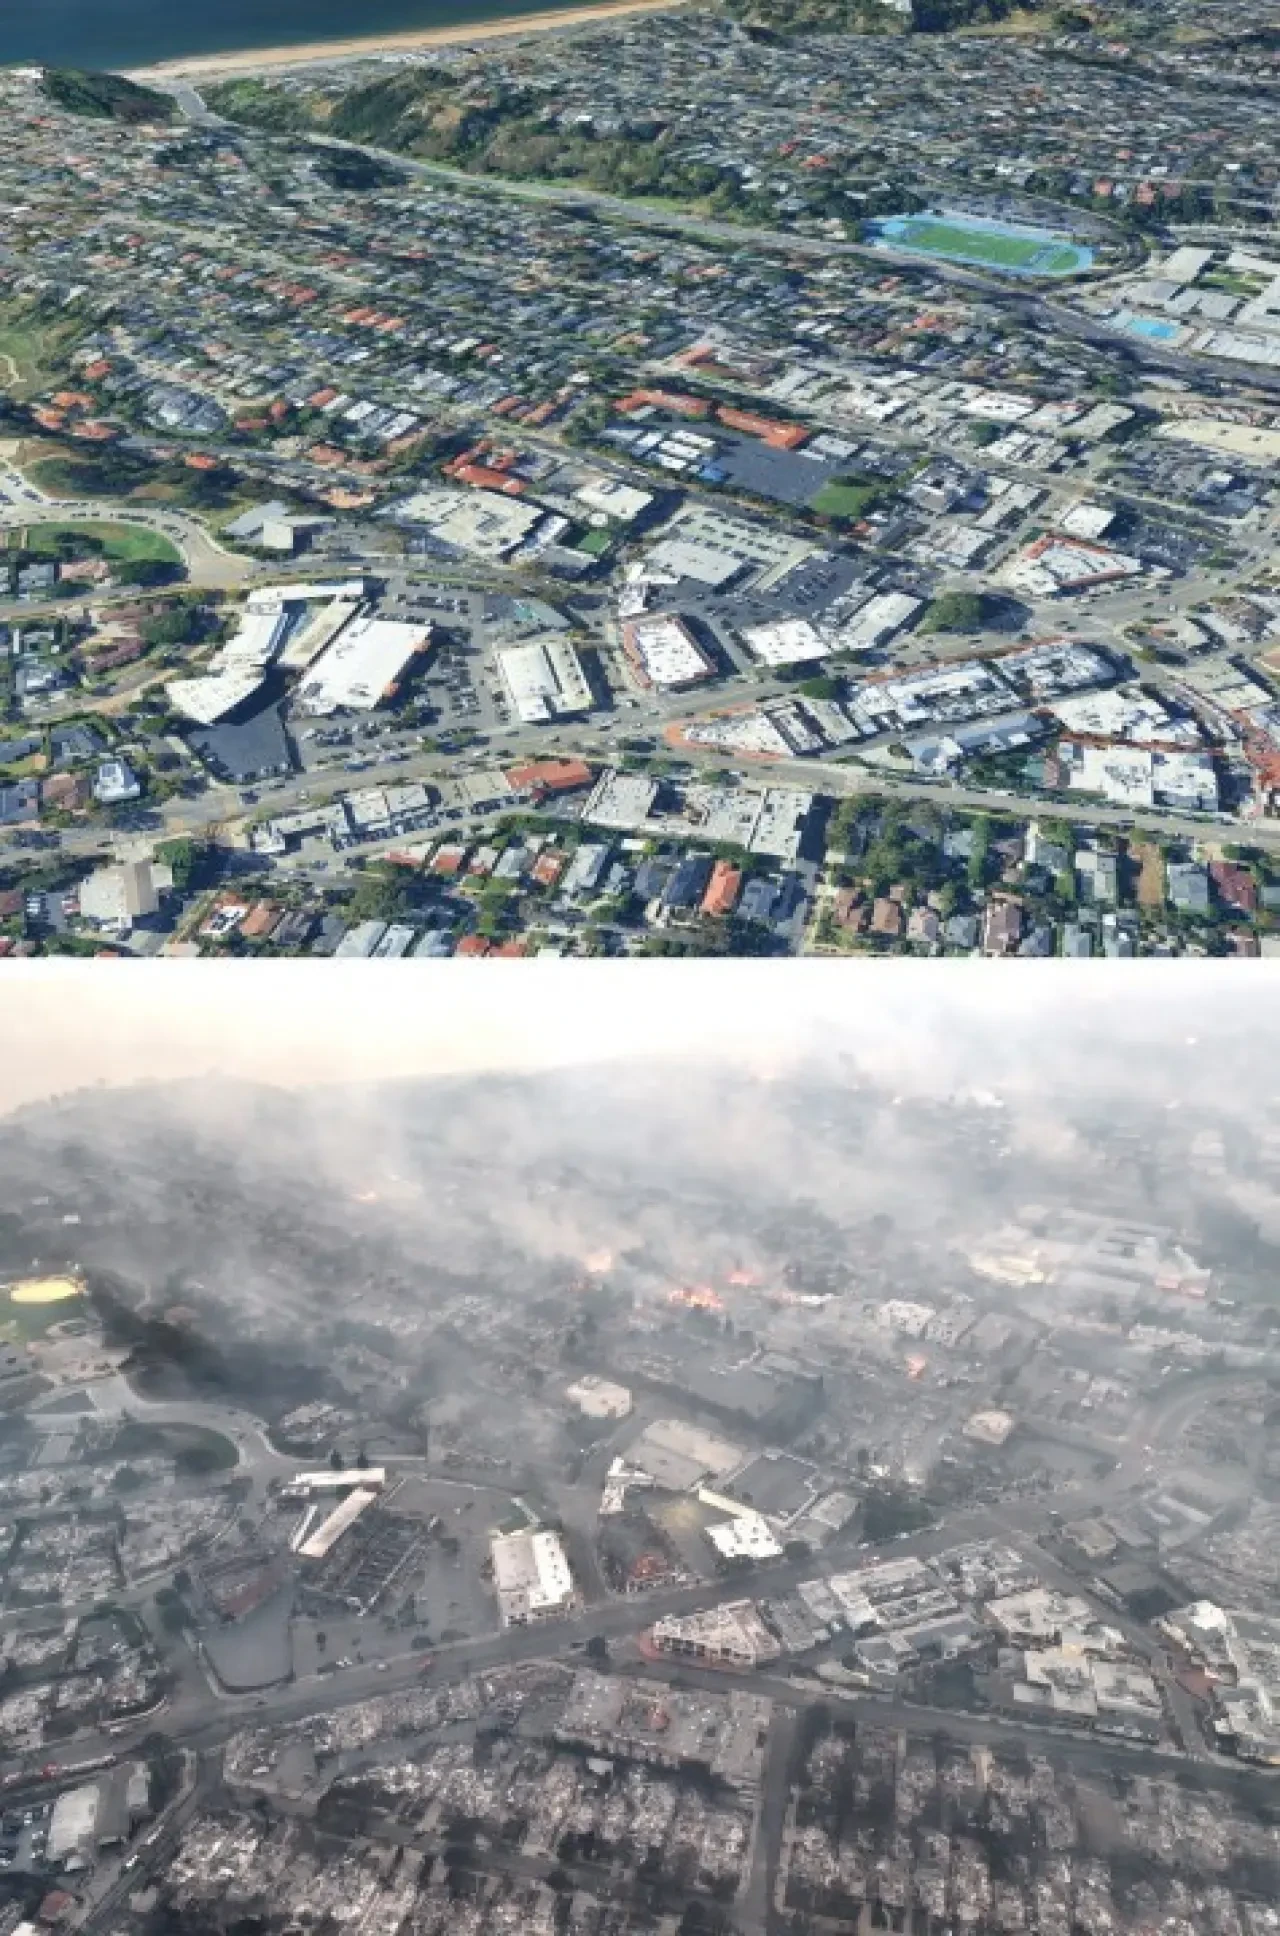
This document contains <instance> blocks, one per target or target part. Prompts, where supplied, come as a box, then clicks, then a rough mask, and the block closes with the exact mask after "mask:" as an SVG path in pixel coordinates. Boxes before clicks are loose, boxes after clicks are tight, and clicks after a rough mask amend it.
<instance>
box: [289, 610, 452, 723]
mask: <svg viewBox="0 0 1280 1936" xmlns="http://www.w3.org/2000/svg"><path fill="white" fill-rule="evenodd" d="M430 643H431V627H430V625H408V624H406V623H404V621H403V620H400V619H391V618H377V617H376V616H373V615H370V616H368V617H364V618H356V619H353V620H352V621H351V623H350V624H349V625H348V626H346V627H345V628H344V629H343V630H342V631H341V632H339V634H338V636H337V638H336V639H334V641H333V643H332V644H331V645H328V646H326V647H325V649H324V651H323V652H322V653H321V654H320V656H319V658H318V659H316V660H315V661H314V662H313V663H312V665H311V667H310V669H309V670H308V671H307V673H306V675H305V676H304V678H303V681H302V684H301V685H300V686H299V688H298V706H299V709H300V710H301V711H302V712H304V713H312V714H314V715H316V716H318V717H323V716H324V715H326V714H328V713H335V712H337V711H338V710H339V709H344V710H347V711H351V712H371V711H372V710H373V708H374V707H375V706H377V705H380V704H381V703H382V701H383V700H384V699H388V698H390V697H391V695H392V694H393V693H394V691H395V687H396V681H397V680H398V679H399V677H400V675H401V673H402V672H403V671H404V668H405V667H406V666H407V665H408V663H409V661H410V659H412V658H414V657H415V656H416V655H417V654H418V653H420V652H425V651H426V650H427V647H428V646H429V645H430Z"/></svg>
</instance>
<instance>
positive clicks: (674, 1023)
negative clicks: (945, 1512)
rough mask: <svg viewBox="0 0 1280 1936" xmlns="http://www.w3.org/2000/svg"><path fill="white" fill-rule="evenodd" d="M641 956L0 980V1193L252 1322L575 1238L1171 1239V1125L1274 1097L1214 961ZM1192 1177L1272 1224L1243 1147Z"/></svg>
mask: <svg viewBox="0 0 1280 1936" xmlns="http://www.w3.org/2000/svg"><path fill="white" fill-rule="evenodd" d="M655 967H656V972H654V973H649V972H646V970H645V969H644V968H641V967H640V966H639V965H638V964H637V965H634V966H630V967H627V968H623V969H621V970H620V971H615V972H606V973H603V974H598V973H593V972H591V971H590V969H589V968H588V969H587V970H586V971H585V972H582V973H579V972H577V971H576V970H573V969H572V968H569V967H567V966H565V967H559V968H556V969H554V970H553V971H551V972H548V973H545V974H544V973H542V972H541V971H539V970H538V969H536V968H532V969H522V970H517V971H512V972H510V973H508V972H506V971H504V970H503V969H500V968H498V969H495V968H494V967H492V966H483V967H481V968H480V969H479V971H478V972H477V973H476V974H475V975H474V976H473V975H469V974H466V973H465V972H464V973H457V972H451V973H445V974H441V975H417V974H414V973H412V972H410V973H408V974H405V975H401V974H399V973H397V972H396V970H395V968H394V967H391V968H389V970H388V971H387V972H381V971H380V970H379V969H378V968H377V967H371V966H370V965H369V964H364V963H360V964H353V973H351V974H350V975H347V974H344V973H343V972H342V971H341V970H340V969H335V968H325V969H323V970H319V971H317V970H316V969H314V968H306V967H304V968H303V970H302V972H301V973H300V974H297V975H294V974H289V973H286V974H280V973H278V972H277V970H276V969H275V968H274V967H271V968H265V969H263V970H261V971H257V970H255V969H253V968H251V967H245V966H244V965H242V964H238V965H236V966H234V967H232V968H228V970H227V971H226V972H225V973H221V972H217V971H215V972H213V973H210V972H209V971H208V970H201V969H196V970H194V971H193V972H185V971H183V970H182V969H181V968H180V967H179V966H178V965H175V968H176V970H177V971H176V972H175V968H170V967H168V966H163V967H160V968H158V969H157V971H156V972H155V973H154V974H148V973H146V972H145V971H144V972H143V973H142V974H135V973H133V972H127V973H124V974H121V975H119V976H117V975H110V976H108V975H106V974H105V973H101V972H98V971H95V972H94V974H93V977H92V979H91V980H90V979H89V978H87V977H85V976H75V975H71V976H62V975H42V976H40V977H39V978H38V979H36V978H32V979H31V980H28V981H26V982H24V981H23V980H22V978H20V977H19V978H17V979H15V980H13V981H10V980H9V979H8V978H6V984H5V985H6V994H7V997H8V999H6V1001H5V1004H4V1006H3V1009H0V1108H3V1109H4V1111H5V1115H4V1117H3V1119H0V1213H6V1212H7V1213H9V1214H10V1215H14V1216H17V1217H19V1218H21V1219H24V1220H25V1219H28V1218H29V1217H30V1216H31V1214H32V1206H37V1214H38V1215H40V1216H47V1217H48V1218H50V1219H51V1220H53V1227H54V1228H55V1229H56V1228H57V1225H58V1217H57V1215H56V1214H55V1213H61V1212H64V1211H70V1212H71V1213H72V1214H74V1215H75V1216H77V1217H78V1218H80V1221H79V1222H78V1223H76V1224H75V1225H73V1226H72V1227H71V1232H70V1233H68V1235H67V1237H66V1241H67V1242H69V1243H70V1244H72V1245H73V1247H74V1249H75V1252H76V1254H77V1256H82V1257H83V1258H84V1259H85V1260H86V1261H88V1262H91V1263H93V1262H96V1263H99V1264H101V1265H103V1266H104V1267H106V1268H110V1269H112V1270H115V1271H118V1272H120V1273H121V1274H122V1275H124V1276H127V1277H130V1278H133V1279H135V1280H136V1281H137V1282H139V1283H140V1284H142V1285H144V1286H151V1287H155V1288H157V1290H158V1289H159V1288H161V1287H164V1286H165V1285H169V1286H177V1285H178V1284H179V1282H180V1280H181V1279H183V1278H184V1277H189V1278H190V1279H192V1280H194V1281H196V1282H198V1283H199V1284H200V1285H202V1286H204V1287H205V1288H206V1289H207V1290H209V1291H210V1292H216V1294H217V1295H218V1296H219V1297H221V1298H225V1299H226V1301H227V1302H228V1303H234V1305H235V1307H236V1308H237V1309H239V1310H241V1311H242V1312H243V1313H244V1315H245V1317H246V1318H247V1319H249V1320H251V1321H256V1320H257V1319H258V1318H261V1317H263V1316H264V1315H265V1314H270V1315H271V1317H272V1320H273V1322H274V1323H277V1324H279V1325H281V1326H287V1325H288V1323H290V1322H292V1321H293V1318H294V1317H296V1316H301V1315H304V1314H305V1313H306V1311H307V1309H308V1304H309V1300H310V1299H311V1297H312V1295H313V1289H314V1286H315V1283H316V1281H317V1272H319V1271H323V1270H324V1268H325V1267H326V1261H327V1260H328V1259H331V1258H333V1257H336V1256H338V1255H342V1256H344V1257H350V1258H351V1259H352V1260H353V1261H352V1263H351V1264H350V1268H351V1269H352V1270H353V1271H354V1270H358V1271H359V1273H360V1275H361V1278H362V1280H363V1281H366V1282H368V1283H370V1284H372V1283H374V1282H375V1281H376V1282H377V1283H378V1284H379V1286H385V1285H387V1284H400V1285H402V1286H404V1291H403V1295H404V1297H406V1298H407V1299H409V1300H410V1301H412V1300H414V1299H422V1300H424V1301H426V1302H429V1301H431V1299H432V1297H433V1296H434V1290H433V1287H434V1286H440V1285H443V1284H445V1283H446V1282H448V1281H455V1282H456V1281H461V1280H466V1281H468V1282H475V1283H477V1284H484V1285H487V1286H489V1287H491V1288H492V1289H494V1290H496V1291H500V1292H501V1293H502V1294H503V1295H508V1294H510V1295H519V1294H521V1292H522V1291H528V1292H530V1293H533V1292H536V1289H537V1287H538V1285H539V1283H542V1282H546V1281H552V1280H554V1281H559V1282H561V1283H563V1282H565V1281H566V1280H567V1279H568V1278H569V1277H571V1276H572V1275H573V1274H574V1273H575V1272H576V1273H579V1274H580V1273H582V1272H584V1271H587V1272H590V1271H591V1270H592V1269H593V1268H596V1267H597V1266H599V1265H600V1263H601V1261H602V1260H604V1259H608V1260H610V1262H613V1261H614V1260H618V1259H625V1260H627V1269H628V1270H629V1271H630V1272H631V1274H632V1276H633V1277H634V1279H635V1281H637V1282H643V1281H652V1282H654V1283H677V1284H678V1283H697V1282H699V1281H701V1280H703V1279H704V1278H706V1277H708V1276H716V1275H719V1276H721V1277H723V1276H724V1275H726V1274H729V1273H732V1272H733V1271H735V1270H741V1271H746V1272H748V1273H757V1274H763V1275H766V1276H770V1275H774V1274H776V1273H777V1272H778V1270H779V1269H780V1268H782V1266H783V1263H784V1262H785V1261H786V1260H788V1259H790V1260H793V1261H794V1260H795V1259H796V1258H800V1259H801V1260H803V1259H805V1258H809V1259H810V1260H813V1259H817V1260H818V1263H819V1266H820V1268H825V1267H826V1266H825V1265H823V1264H822V1260H823V1259H825V1260H827V1263H828V1264H831V1263H834V1264H835V1265H837V1266H839V1267H840V1268H842V1269H843V1268H846V1267H848V1268H852V1269H853V1270H854V1272H855V1275H857V1274H858V1272H860V1271H861V1269H862V1265H863V1263H864V1262H865V1261H866V1259H867V1258H868V1257H871V1258H872V1260H874V1252H875V1243H874V1227H875V1224H876V1223H877V1222H878V1221H879V1222H882V1221H883V1220H885V1219H888V1220H889V1221H890V1222H891V1223H892V1225H893V1227H894V1230H895V1233H896V1237H895V1242H897V1243H899V1244H906V1245H910V1246H914V1247H917V1249H918V1253H919V1256H920V1258H921V1259H922V1260H927V1262H922V1265H921V1268H922V1269H925V1268H927V1269H930V1270H931V1269H934V1268H944V1267H945V1265H944V1260H945V1258H946V1257H947V1255H948V1254H949V1253H951V1252H953V1251H954V1250H955V1248H956V1247H957V1246H964V1245H966V1244H972V1243H974V1242H976V1241H979V1240H980V1239H981V1238H982V1237H983V1233H984V1232H989V1231H990V1230H991V1229H992V1228H993V1227H994V1226H996V1225H998V1224H1000V1223H1001V1222H1003V1221H1004V1220H1007V1219H1010V1218H1014V1217H1016V1216H1017V1215H1018V1213H1019V1211H1020V1209H1021V1208H1022V1207H1024V1206H1026V1205H1028V1204H1033V1203H1037V1202H1045V1203H1050V1204H1052V1203H1058V1204H1066V1205H1077V1204H1082V1203H1083V1202H1085V1201H1093V1202H1097V1203H1102V1202H1104V1201H1110V1203H1111V1206H1112V1208H1113V1209H1115V1210H1120V1209H1123V1211H1124V1214H1128V1215H1135V1214H1143V1215H1146V1216H1149V1217H1150V1218H1151V1219H1152V1220H1153V1221H1159V1222H1161V1223H1163V1224H1165V1225H1167V1227H1168V1228H1169V1230H1170V1232H1171V1233H1172V1234H1178V1235H1181V1236H1182V1237H1185V1238H1187V1239H1189V1240H1191V1239H1194V1236H1195V1215H1196V1208H1195V1205H1196V1201H1197V1197H1196V1186H1198V1185H1199V1184H1201V1183H1203V1181H1204V1179H1202V1178H1199V1177H1197V1176H1196V1175H1194V1174H1193V1173H1192V1167H1193V1162H1194V1158H1193V1145H1194V1138H1195V1135H1196V1132H1197V1131H1198V1130H1199V1129H1200V1128H1201V1127H1203V1125H1204V1124H1206V1123H1213V1124H1217V1125H1220V1126H1222V1127H1223V1128H1224V1131H1225V1133H1227V1134H1228V1135H1230V1136H1232V1137H1233V1138H1239V1140H1240V1141H1241V1145H1242V1147H1244V1146H1245V1145H1246V1144H1247V1142H1248V1139H1249V1138H1250V1137H1252V1135H1253V1134H1254V1132H1255V1131H1256V1129H1257V1126H1258V1124H1259V1123H1260V1122H1262V1121H1263V1120H1264V1119H1265V1118H1266V1117H1267V1115H1268V1114H1269V1112H1271V1111H1272V1109H1273V1107H1274V1105H1275V1102H1276V1099H1277V1098H1278V1097H1280V1053H1278V1051H1280V1035H1278V1032H1277V1031H1276V1030H1275V1028H1274V1026H1273V1024H1272V1022H1271V1015H1272V1012H1273V1007H1272V1002H1273V990H1274V981H1273V980H1272V978H1271V977H1269V976H1256V975H1255V974H1254V973H1253V972H1251V971H1244V972H1243V973H1242V971H1241V970H1240V969H1238V968H1228V969H1226V970H1225V971H1222V970H1218V971H1211V972H1201V971H1200V970H1199V969H1192V968H1188V969H1187V970H1185V971H1184V970H1182V969H1179V970H1177V971H1175V972H1174V973H1173V974H1172V975H1170V974H1169V972H1168V971H1167V970H1166V971H1165V972H1163V973H1158V974H1154V975H1148V974H1141V973H1129V972H1124V971H1121V972H1114V971H1112V970H1109V971H1108V972H1107V973H1106V974H1105V976H1098V975H1079V974H1075V973H1070V972H1067V973H1062V974H1055V973H1052V972H1051V973H1049V974H1033V975H1024V974H1022V973H1021V972H1020V971H1019V970H1018V969H1017V968H1016V967H1015V968H1013V969H1011V970H1007V971H1006V970H1003V969H1001V968H996V967H992V966H989V965H982V964H975V967H974V970H973V972H969V971H967V970H965V969H962V970H961V971H960V972H959V973H955V974H953V973H950V972H948V973H945V974H942V975H939V974H938V973H937V972H936V969H935V968H934V966H933V965H932V964H922V965H921V971H920V973H918V974H916V973H911V972H904V971H903V970H902V969H901V968H900V967H899V968H898V969H896V970H895V972H894V973H893V975H892V976H888V975H885V974H882V973H881V972H880V970H879V969H878V967H876V966H874V965H873V966H871V967H870V968H869V970H868V972H866V973H860V972H856V971H855V972H852V973H851V972H850V970H849V968H848V966H847V965H846V964H833V965H832V972H828V971H827V969H826V968H825V966H824V965H822V964H814V965H813V968H812V969H809V968H808V967H804V966H800V967H798V966H797V965H796V964H794V963H793V964H788V965H785V966H784V968H783V972H782V973H781V974H778V975H774V974H772V973H770V972H768V971H765V972H760V971H759V970H758V969H756V968H755V967H753V966H752V965H751V964H744V972H742V973H740V974H739V973H735V972H734V971H733V969H732V968H729V967H726V966H725V965H723V964H717V965H716V966H715V967H714V969H712V970H710V971H707V970H706V969H705V968H702V967H700V966H697V965H695V966H693V967H692V968H690V969H689V970H682V969H680V968H679V967H677V966H675V965H674V964H669V963H661V964H655ZM1122 1173H1123V1176H1122ZM1209 1194H1211V1195H1213V1196H1214V1197H1216V1198H1218V1199H1220V1200H1221V1201H1223V1202H1229V1203H1232V1202H1233V1203H1234V1204H1235V1206H1236V1208H1237V1209H1238V1210H1239V1212H1240V1214H1241V1216H1243V1217H1247V1219H1248V1220H1249V1223H1250V1225H1251V1226H1253V1227H1256V1228H1257V1229H1259V1230H1261V1231H1263V1232H1265V1234H1266V1236H1267V1239H1268V1241H1270V1242H1275V1241H1276V1240H1277V1238H1278V1237H1280V1193H1278V1192H1277V1190H1276V1189H1275V1187H1274V1184H1273V1182H1272V1181H1271V1180H1269V1179H1268V1178H1265V1177H1263V1176H1261V1175H1252V1176H1251V1175H1250V1173H1249V1165H1248V1162H1247V1160H1246V1161H1245V1162H1244V1163H1243V1164H1242V1165H1241V1166H1238V1168H1237V1169H1236V1171H1235V1172H1234V1173H1233V1175H1232V1177H1231V1179H1230V1180H1229V1181H1222V1182H1217V1183H1214V1184H1213V1185H1212V1187H1211V1190H1210V1191H1209ZM41 1204H48V1205H49V1206H50V1208H49V1209H48V1211H47V1212H46V1211H39V1210H38V1206H40V1205H41ZM899 1256H900V1258H902V1259H905V1258H906V1256H907V1253H906V1252H903V1251H899ZM873 1274H874V1273H873Z"/></svg>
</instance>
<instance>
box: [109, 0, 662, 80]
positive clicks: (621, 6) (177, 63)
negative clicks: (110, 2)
mask: <svg viewBox="0 0 1280 1936" xmlns="http://www.w3.org/2000/svg"><path fill="white" fill-rule="evenodd" d="M684 3H685V0H605V4H604V5H603V6H593V7H558V8H556V9H554V10H553V11H548V12H547V13H526V14H515V15H511V14H508V15H504V16H502V17H500V18H498V19H494V20H476V21H455V22H454V23H453V25H452V26H448V27H425V28H422V29H421V30H419V31H418V32H415V33H402V34H371V35H369V36H367V37H362V38H358V39H352V40H317V41H299V42H296V43H294V44H292V45H290V46H287V47H247V48H241V49H240V50H238V51H234V52H229V53H222V54H193V55H191V56H190V58H189V59H184V60H171V61H157V62H156V63H155V65H154V66H151V67H135V68H132V69H131V70H130V73H131V77H132V79H134V80H136V81H155V80H184V81H216V80H222V79H224V78H225V77H227V76H229V75H232V74H252V73H257V72H259V71H260V70H261V69H263V68H269V67H300V66H303V65H305V64H306V63H308V62H319V61H336V60H360V59H369V58H371V57H374V56H376V55H378V54H394V53H412V52H413V51H414V50H415V49H417V48H427V47H457V46H462V47H469V46H471V45H472V44H473V43H474V42H477V41H482V40H497V39H499V38H511V37H514V36H515V35H517V34H544V33H552V32H555V31H557V30H563V29H565V28H568V27H590V26H594V25H595V24H596V23H598V22H599V21H602V20H616V19H618V18H619V17H620V16H621V15H623V14H629V13H668V12H670V11H671V9H672V8H673V7H676V6H680V5H682V4H684Z"/></svg>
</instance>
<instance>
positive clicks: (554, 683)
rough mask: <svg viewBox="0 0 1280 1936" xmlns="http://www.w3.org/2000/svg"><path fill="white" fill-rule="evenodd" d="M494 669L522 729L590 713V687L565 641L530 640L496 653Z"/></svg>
mask: <svg viewBox="0 0 1280 1936" xmlns="http://www.w3.org/2000/svg"><path fill="white" fill-rule="evenodd" d="M497 657H498V670H499V671H500V672H501V674H502V683H503V684H504V685H505V687H506V689H507V691H508V693H509V694H510V696H511V703H512V705H513V706H514V707H515V709H516V711H517V713H518V714H519V715H520V718H521V720H522V721H523V722H524V724H525V725H526V726H538V725H541V724H542V723H543V722H544V721H545V720H549V719H562V718H564V717H566V716H567V715H568V714H571V713H586V712H590V710H591V687H590V686H589V685H588V683H587V678H586V674H585V673H584V672H583V670H582V662H581V660H580V659H579V658H578V655H577V653H576V652H575V651H574V649H573V647H572V646H571V645H570V644H569V643H568V641H567V640H565V639H560V638H554V637H550V638H545V639H530V640H529V641H528V643H527V644H525V645H509V646H507V647H506V648H505V649H504V650H502V651H501V652H499V653H498V655H497Z"/></svg>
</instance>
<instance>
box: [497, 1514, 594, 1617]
mask: <svg viewBox="0 0 1280 1936" xmlns="http://www.w3.org/2000/svg"><path fill="white" fill-rule="evenodd" d="M489 1553H490V1557H491V1559H492V1561H493V1584H494V1589H495V1591H496V1592H497V1595H498V1611H499V1613H500V1614H501V1616H502V1624H503V1626H504V1627H524V1626H527V1625H528V1624H529V1622H530V1621H533V1620H554V1619H556V1618H557V1617H558V1616H560V1615H563V1614H566V1613H568V1612H569V1610H570V1608H571V1607H572V1606H573V1604H574V1598H575V1595H574V1585H573V1574H572V1572H571V1571H570V1568H569V1560H568V1556H567V1555H566V1553H565V1550H564V1547H563V1546H562V1545H561V1543H560V1535H559V1534H558V1533H552V1532H546V1531H542V1532H532V1531H530V1532H523V1533H495V1534H494V1537H493V1540H492V1542H491V1544H490V1547H489Z"/></svg>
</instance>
